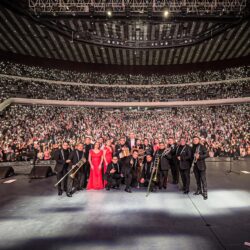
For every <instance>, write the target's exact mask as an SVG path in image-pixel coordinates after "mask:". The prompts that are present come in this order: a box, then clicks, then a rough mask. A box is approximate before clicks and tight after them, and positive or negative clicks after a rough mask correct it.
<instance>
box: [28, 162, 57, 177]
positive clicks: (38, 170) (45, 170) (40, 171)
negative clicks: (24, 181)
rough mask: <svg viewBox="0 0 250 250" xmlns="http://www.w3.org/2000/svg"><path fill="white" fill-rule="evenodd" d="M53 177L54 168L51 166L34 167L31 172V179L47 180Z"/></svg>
mask: <svg viewBox="0 0 250 250" xmlns="http://www.w3.org/2000/svg"><path fill="white" fill-rule="evenodd" d="M52 175H53V171H52V168H51V167H50V166H39V165H38V166H34V167H33V168H32V169H31V171H30V178H31V179H41V178H47V177H49V176H52Z"/></svg>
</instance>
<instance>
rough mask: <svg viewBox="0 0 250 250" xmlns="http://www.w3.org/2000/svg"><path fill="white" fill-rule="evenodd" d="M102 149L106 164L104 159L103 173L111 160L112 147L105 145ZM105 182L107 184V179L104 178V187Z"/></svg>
mask: <svg viewBox="0 0 250 250" xmlns="http://www.w3.org/2000/svg"><path fill="white" fill-rule="evenodd" d="M104 150H105V151H106V155H105V158H106V161H107V164H106V163H105V161H104V163H103V165H104V168H103V172H104V174H105V173H106V171H107V166H108V165H109V163H110V162H111V161H112V155H113V151H112V149H110V148H109V147H105V148H104ZM106 184H107V181H105V180H104V187H105V186H106Z"/></svg>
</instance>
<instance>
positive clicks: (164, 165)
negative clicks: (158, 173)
mask: <svg viewBox="0 0 250 250" xmlns="http://www.w3.org/2000/svg"><path fill="white" fill-rule="evenodd" d="M158 154H159V149H158V150H157V151H156V153H155V157H158ZM171 159H172V154H171V152H170V153H168V154H167V155H164V156H160V162H159V170H162V171H166V170H169V169H170V160H171Z"/></svg>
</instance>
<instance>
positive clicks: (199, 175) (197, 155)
mask: <svg viewBox="0 0 250 250" xmlns="http://www.w3.org/2000/svg"><path fill="white" fill-rule="evenodd" d="M206 158H207V149H206V147H205V146H204V145H202V144H200V138H199V137H198V136H195V137H194V138H193V147H192V160H193V163H194V175H195V179H196V183H197V191H196V192H195V193H194V195H199V194H202V195H203V197H204V200H206V199H207V198H208V196H207V180H206V163H205V159H206Z"/></svg>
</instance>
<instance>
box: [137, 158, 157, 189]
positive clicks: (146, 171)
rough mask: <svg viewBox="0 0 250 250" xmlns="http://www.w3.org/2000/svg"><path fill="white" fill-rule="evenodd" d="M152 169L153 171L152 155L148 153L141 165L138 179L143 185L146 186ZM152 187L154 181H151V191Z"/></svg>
mask: <svg viewBox="0 0 250 250" xmlns="http://www.w3.org/2000/svg"><path fill="white" fill-rule="evenodd" d="M152 171H154V162H153V157H152V155H151V154H148V155H146V162H145V163H144V164H143V167H142V172H141V179H140V183H141V185H143V186H144V187H148V185H149V181H150V177H151V174H152ZM153 188H154V182H153V181H152V182H151V187H150V189H151V191H152V190H153Z"/></svg>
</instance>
